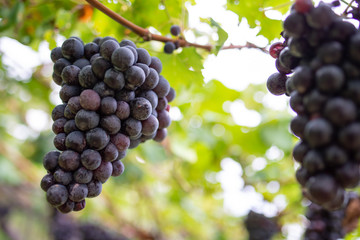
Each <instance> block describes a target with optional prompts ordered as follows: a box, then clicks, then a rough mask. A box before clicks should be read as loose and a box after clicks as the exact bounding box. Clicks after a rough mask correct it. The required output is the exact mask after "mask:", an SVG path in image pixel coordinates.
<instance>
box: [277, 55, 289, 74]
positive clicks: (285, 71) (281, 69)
mask: <svg viewBox="0 0 360 240" xmlns="http://www.w3.org/2000/svg"><path fill="white" fill-rule="evenodd" d="M275 67H276V69H277V70H278V71H279V72H280V73H282V74H289V73H291V72H292V70H291V69H290V68H289V67H285V66H284V65H283V64H282V63H281V62H280V59H279V58H278V59H276V60H275Z"/></svg>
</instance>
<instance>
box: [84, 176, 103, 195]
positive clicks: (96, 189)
mask: <svg viewBox="0 0 360 240" xmlns="http://www.w3.org/2000/svg"><path fill="white" fill-rule="evenodd" d="M87 187H88V195H87V197H88V198H93V197H97V196H99V195H100V193H101V191H102V183H101V182H100V181H98V180H93V181H91V182H89V183H88V184H87Z"/></svg>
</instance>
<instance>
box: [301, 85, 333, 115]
mask: <svg viewBox="0 0 360 240" xmlns="http://www.w3.org/2000/svg"><path fill="white" fill-rule="evenodd" d="M327 100H328V97H327V96H326V95H324V94H322V93H320V92H319V91H318V90H317V89H313V90H312V91H311V92H309V93H308V94H306V95H305V96H304V98H303V103H304V107H305V109H306V111H307V112H309V113H316V112H320V111H321V110H322V109H323V107H324V105H325V103H326V101H327Z"/></svg>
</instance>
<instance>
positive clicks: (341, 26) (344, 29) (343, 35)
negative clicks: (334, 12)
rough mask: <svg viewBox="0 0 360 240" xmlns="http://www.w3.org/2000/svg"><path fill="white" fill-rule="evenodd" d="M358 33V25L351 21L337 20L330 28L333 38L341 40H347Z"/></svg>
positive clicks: (330, 34)
mask: <svg viewBox="0 0 360 240" xmlns="http://www.w3.org/2000/svg"><path fill="white" fill-rule="evenodd" d="M355 33H356V27H355V26H354V25H353V24H351V23H350V22H346V21H341V20H337V21H335V22H334V23H333V24H332V25H331V26H330V29H329V36H330V38H331V39H333V40H336V41H339V42H344V43H345V42H347V40H348V39H349V38H350V37H351V36H352V35H354V34H355Z"/></svg>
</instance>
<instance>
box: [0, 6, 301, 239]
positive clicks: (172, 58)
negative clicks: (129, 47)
mask: <svg viewBox="0 0 360 240" xmlns="http://www.w3.org/2000/svg"><path fill="white" fill-rule="evenodd" d="M287 2H288V1H285V0H267V1H262V0H261V1H260V0H256V1H241V0H240V1H238V0H228V1H227V2H225V1H224V6H223V7H224V8H225V9H228V10H229V11H232V12H233V13H235V14H237V15H238V17H239V21H241V20H242V19H246V21H247V22H248V24H249V26H250V27H251V28H256V29H258V30H259V32H258V34H259V35H262V36H263V37H265V38H267V39H268V43H270V42H271V41H272V40H273V39H274V38H279V33H280V32H281V20H274V19H270V18H268V17H266V15H265V13H264V9H266V8H269V7H276V6H283V7H281V8H279V9H277V10H278V11H279V12H280V13H281V14H285V13H286V12H287V11H288V10H289V8H290V5H289V4H287V5H284V4H285V3H287ZM102 3H104V4H105V5H106V6H108V7H109V8H111V9H112V10H114V11H116V12H117V13H119V14H120V15H122V16H124V17H125V18H127V19H129V20H131V21H132V22H134V23H135V24H138V25H140V26H142V27H144V28H150V29H151V30H152V31H153V32H157V33H160V34H162V35H169V29H170V26H171V25H173V24H178V25H180V26H181V27H182V29H183V30H185V31H186V32H187V33H188V32H191V33H192V34H193V35H194V36H195V37H206V39H207V42H208V43H210V44H213V45H214V46H221V45H222V44H223V43H224V42H225V40H226V39H227V36H228V35H227V33H226V31H225V30H224V29H222V28H221V26H219V25H218V24H216V23H215V22H214V21H213V20H211V19H202V22H203V24H207V25H208V27H209V29H211V31H210V32H206V33H204V31H202V30H200V29H196V28H191V27H189V25H188V17H189V15H188V10H187V7H186V6H192V5H196V4H197V1H195V0H188V1H186V0H118V1H102ZM0 6H1V7H0V37H1V38H0V39H4V38H11V39H14V40H16V41H18V42H19V43H21V44H23V45H26V46H28V47H31V49H33V50H35V51H39V52H40V51H41V49H42V48H43V47H44V46H45V48H46V49H52V48H54V47H55V46H57V45H59V42H61V39H62V40H64V39H65V38H68V37H70V36H79V37H80V38H82V39H83V41H84V42H90V41H92V39H94V38H95V37H96V36H113V37H115V38H117V39H119V40H120V39H124V38H127V39H131V40H133V41H135V42H136V43H137V45H138V46H140V47H143V48H146V49H148V50H149V52H150V54H151V55H154V56H158V57H159V58H160V59H161V60H162V63H163V75H164V76H165V77H166V78H167V79H168V80H169V82H170V84H171V86H172V87H174V88H175V90H176V92H177V96H176V98H175V100H174V102H172V104H171V105H172V109H171V111H172V112H173V114H172V116H175V117H173V122H172V124H171V126H170V127H169V129H168V130H169V134H168V137H167V138H166V140H165V141H164V142H163V143H161V144H159V143H155V142H148V143H146V144H142V145H140V146H139V147H138V148H136V149H133V150H130V151H129V153H128V155H127V157H126V158H125V159H124V164H125V168H126V170H125V173H124V174H123V175H122V176H120V177H118V178H112V179H110V180H109V181H108V182H107V183H106V184H104V188H103V192H102V194H101V195H100V196H99V197H97V198H95V199H91V200H89V201H87V206H86V208H85V210H83V211H81V212H76V213H72V214H69V216H68V215H67V216H60V217H59V216H58V215H57V214H55V213H54V211H53V210H52V209H51V207H50V206H49V205H48V204H47V203H46V200H45V194H44V193H43V192H42V190H41V189H40V187H39V182H40V180H41V178H42V176H43V175H44V174H45V169H43V167H42V157H43V156H44V154H45V153H46V152H48V151H50V150H52V149H54V147H53V145H52V141H53V137H54V135H53V133H52V132H51V119H50V114H51V111H52V108H53V107H54V106H55V105H56V104H57V103H58V102H59V101H58V97H57V93H58V90H59V89H58V87H57V86H55V84H53V83H52V82H51V81H52V79H51V72H52V63H51V62H49V59H48V60H47V61H44V62H41V63H39V64H38V65H37V66H36V67H34V68H32V72H31V73H30V74H27V75H26V74H25V75H26V76H25V77H24V74H21V72H17V70H14V69H13V68H11V66H9V64H6V63H4V61H3V58H5V57H4V56H5V52H6V51H4V49H6V48H8V47H9V46H6V45H3V46H1V45H0V49H2V50H1V51H0V100H1V104H0V114H1V115H0V223H3V220H2V219H4V218H6V224H0V225H1V226H2V228H1V229H0V239H54V233H55V232H56V231H55V230H56V229H57V232H59V228H60V230H61V226H63V228H64V229H66V230H64V229H63V231H65V232H66V231H69V232H71V231H75V232H76V231H78V232H79V231H80V230H79V229H81V228H80V227H79V226H80V225H81V224H83V225H84V224H94V225H97V226H106V229H107V230H109V231H112V232H113V233H117V234H121V235H122V236H124V239H126V238H128V239H173V240H176V239H197V240H198V239H209V240H210V239H213V240H222V239H241V240H242V239H247V232H246V230H245V228H244V225H243V219H244V217H245V215H246V213H247V212H246V211H245V212H243V213H236V212H234V211H232V210H231V209H232V208H229V207H228V206H227V203H226V202H229V201H230V202H231V204H232V205H239V206H242V205H243V206H244V208H245V209H246V206H250V207H248V208H249V209H248V210H250V208H251V206H252V205H251V202H252V201H254V200H253V199H252V198H250V197H249V196H254V194H256V193H257V195H255V196H257V197H259V196H260V197H259V199H256V201H257V202H259V204H257V205H258V206H263V207H264V208H266V206H269V207H271V208H272V209H274V208H275V212H274V211H272V212H271V211H270V213H269V211H268V214H270V215H272V217H274V216H277V217H278V221H279V224H281V225H282V226H283V228H282V231H281V232H280V233H279V234H278V235H277V236H275V238H274V239H295V238H291V236H290V235H291V233H290V230H289V229H291V226H293V225H299V226H300V227H303V226H304V217H303V215H302V214H303V213H304V206H305V203H304V202H303V200H302V195H301V190H300V187H299V185H298V184H297V183H296V181H295V178H294V169H295V166H294V162H293V161H292V159H291V156H290V153H291V148H292V146H293V145H294V143H295V142H296V139H295V138H294V137H292V135H291V134H290V132H289V130H288V123H289V121H290V118H291V115H290V113H289V112H287V111H277V110H274V109H273V108H269V107H267V106H266V105H265V104H264V103H263V102H261V101H259V100H258V99H257V98H256V97H254V96H264V95H265V94H267V90H266V88H265V84H250V85H249V86H248V87H247V88H246V89H245V90H242V91H238V90H233V89H230V88H228V87H226V86H225V85H224V84H223V83H221V82H220V81H218V80H216V79H213V80H211V81H209V82H204V77H203V74H202V69H203V68H204V66H203V63H204V61H205V59H206V58H207V57H208V56H209V55H210V53H209V52H206V51H205V50H200V49H194V48H184V49H181V50H179V51H177V52H176V53H174V54H172V55H166V54H164V53H163V52H162V47H163V43H158V42H143V41H142V39H141V38H139V37H138V36H136V35H134V34H133V33H131V32H130V31H129V30H128V29H126V28H125V27H123V26H121V25H119V24H117V23H115V22H114V21H113V20H112V19H110V18H109V17H108V16H106V15H104V14H103V13H101V12H99V11H98V10H95V9H93V8H92V7H90V6H89V5H88V4H87V3H86V2H85V1H81V0H71V1H59V0H53V1H46V0H22V1H19V0H0ZM214 35H215V37H214ZM64 37H65V38H64ZM59 39H60V40H59ZM4 43H5V41H0V44H4ZM48 51H49V50H48ZM254 51H260V50H254ZM240 52H241V51H239V54H240ZM23 54H24V55H25V54H26V52H24V53H23ZM8 57H10V58H11V60H12V62H13V63H15V64H16V62H17V59H19V58H23V57H25V56H22V54H21V55H17V56H8ZM48 58H49V56H48ZM241 67H242V66H239V68H241ZM217 70H218V71H221V70H222V69H217ZM259 71H261V66H259ZM238 78H239V81H241V80H242V76H238ZM54 99H55V100H54ZM56 99H57V100H56ZM239 100H241V101H242V102H243V103H244V104H245V106H246V108H248V109H251V110H254V111H256V112H258V113H259V114H260V115H261V122H260V123H259V124H258V125H257V126H256V127H247V126H240V125H238V124H236V123H235V121H234V117H233V115H232V114H231V113H230V110H229V105H230V104H231V103H233V102H236V101H239ZM44 113H45V116H46V119H47V122H48V124H47V127H46V128H45V129H40V130H39V129H34V127H32V126H33V125H32V123H33V121H34V116H35V119H36V116H37V115H44ZM235 114H241V113H235ZM238 117H240V118H241V117H242V116H238ZM245 117H246V116H244V118H245ZM259 166H260V167H259ZM227 176H228V177H227ZM229 176H230V177H229ZM231 176H233V178H231ZM234 176H235V177H234ZM222 179H223V180H224V179H227V180H228V181H227V182H226V181H225V182H224V181H222ZM229 179H230V180H229ZM271 186H275V187H271ZM278 186H279V187H278ZM234 188H235V190H234ZM229 189H230V190H231V189H232V190H231V191H237V192H238V193H241V194H242V195H240V196H242V197H240V198H239V197H236V196H237V195H236V194H235V193H234V194H233V195H232V192H231V191H230V190H229ZM274 189H275V190H274ZM232 196H234V197H235V198H233V199H232V198H231V197H232ZM234 200H236V201H234ZM249 202H250V203H249ZM278 202H284V204H278ZM235 207H236V206H235ZM248 210H247V211H248ZM257 210H258V211H260V212H261V211H263V212H265V213H266V211H265V210H266V209H265V210H264V209H262V207H260V208H259V207H258V209H257ZM61 218H64V219H65V220H63V221H62V220H61ZM59 219H60V220H59ZM29 220H30V221H29ZM59 222H62V223H61V224H63V225H61V224H60V223H59ZM64 222H65V223H64ZM69 223H70V224H69ZM83 225H81V226H83ZM54 226H58V228H55V227H54ZM59 226H60V227H59ZM76 226H78V227H79V228H77V229H75V230H74V229H73V230H71V231H70V230H69V229H71V227H72V228H76ZM54 229H55V230H54ZM60 232H61V231H60ZM300 234H301V232H300ZM118 236H119V235H118ZM298 238H299V236H298ZM68 239H74V238H68ZM114 239H122V238H120V237H118V238H114Z"/></svg>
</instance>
